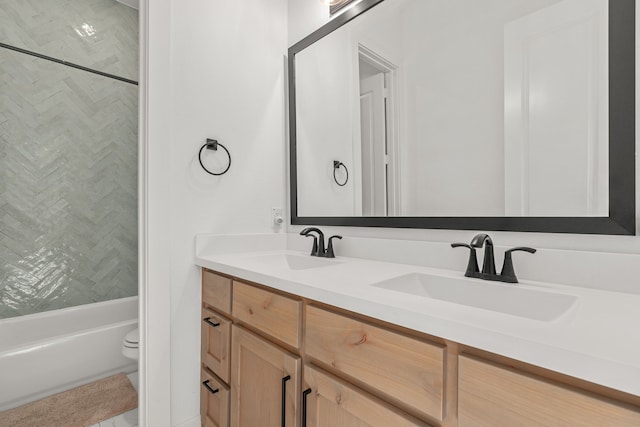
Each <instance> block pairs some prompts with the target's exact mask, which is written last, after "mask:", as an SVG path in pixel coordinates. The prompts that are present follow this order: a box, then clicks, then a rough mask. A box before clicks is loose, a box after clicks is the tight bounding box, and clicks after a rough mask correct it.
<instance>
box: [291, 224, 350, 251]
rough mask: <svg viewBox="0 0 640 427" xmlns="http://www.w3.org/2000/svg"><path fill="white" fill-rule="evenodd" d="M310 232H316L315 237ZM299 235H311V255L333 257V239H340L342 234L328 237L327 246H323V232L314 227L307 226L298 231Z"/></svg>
mask: <svg viewBox="0 0 640 427" xmlns="http://www.w3.org/2000/svg"><path fill="white" fill-rule="evenodd" d="M310 233H318V236H317V237H316V236H315V235H313V234H310ZM300 235H301V236H305V237H313V248H312V249H311V256H317V257H322V258H335V257H336V255H335V253H334V252H333V242H332V240H333V239H342V236H331V237H330V238H329V247H327V249H325V248H324V233H323V232H322V231H320V229H319V228H316V227H307V228H305V229H304V230H302V231H301V232H300Z"/></svg>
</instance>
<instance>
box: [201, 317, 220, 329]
mask: <svg viewBox="0 0 640 427" xmlns="http://www.w3.org/2000/svg"><path fill="white" fill-rule="evenodd" d="M202 320H203V321H204V322H205V323H208V324H210V325H211V326H213V327H214V328H215V327H217V326H220V323H215V322H212V321H211V317H205V318H204V319H202Z"/></svg>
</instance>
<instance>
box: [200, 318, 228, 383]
mask: <svg viewBox="0 0 640 427" xmlns="http://www.w3.org/2000/svg"><path fill="white" fill-rule="evenodd" d="M230 338H231V321H229V320H227V319H225V318H224V317H222V316H220V315H218V314H216V313H215V312H213V311H211V310H209V309H207V308H203V309H202V341H201V343H202V363H204V364H205V365H206V366H207V368H209V369H211V371H213V373H214V374H216V375H217V376H219V377H220V378H221V379H222V380H223V381H224V382H226V383H229V340H230Z"/></svg>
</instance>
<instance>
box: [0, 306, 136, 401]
mask: <svg viewBox="0 0 640 427" xmlns="http://www.w3.org/2000/svg"><path fill="white" fill-rule="evenodd" d="M137 327H138V297H130V298H122V299H118V300H113V301H107V302H100V303H95V304H87V305H82V306H78V307H72V308H65V309H62V310H54V311H49V312H44V313H37V314H31V315H27V316H22V317H14V318H9V319H4V320H0V411H2V410H5V409H9V408H13V407H16V406H19V405H22V404H25V403H28V402H31V401H33V400H36V399H39V398H42V397H45V396H48V395H51V394H54V393H58V392H60V391H64V390H68V389H70V388H73V387H76V386H78V385H82V384H86V383H88V382H91V381H94V380H96V379H100V378H104V377H106V376H109V375H112V374H115V373H118V372H125V373H130V372H133V371H135V370H137V364H136V362H135V361H133V360H131V359H127V358H126V357H124V356H122V353H121V346H122V339H123V338H124V336H125V335H126V334H127V332H129V331H131V330H133V329H135V328H137Z"/></svg>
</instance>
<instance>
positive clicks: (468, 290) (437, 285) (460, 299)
mask: <svg viewBox="0 0 640 427" xmlns="http://www.w3.org/2000/svg"><path fill="white" fill-rule="evenodd" d="M373 286H375V287H378V288H384V289H389V290H392V291H396V292H402V293H405V294H410V295H416V296H420V297H426V298H432V299H437V300H441V301H447V302H451V303H455V304H461V305H466V306H470V307H475V308H481V309H484V310H490V311H494V312H499V313H504V314H510V315H512V316H518V317H525V318H529V319H535V320H540V321H547V322H549V321H552V320H555V319H557V318H558V317H560V316H562V315H563V314H565V313H566V312H568V311H569V310H570V309H571V307H573V306H574V305H575V303H576V301H577V300H578V298H577V297H576V296H574V295H567V294H560V293H555V292H548V291H539V290H535V289H528V288H523V287H521V286H520V285H512V284H503V283H497V282H487V281H483V280H477V279H468V278H455V277H447V276H436V275H430V274H417V273H412V274H407V275H404V276H399V277H394V278H392V279H389V280H385V281H382V282H378V283H376V284H374V285H373Z"/></svg>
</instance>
